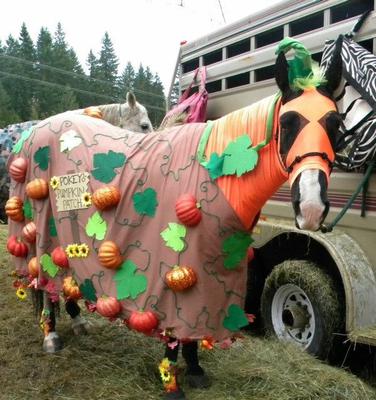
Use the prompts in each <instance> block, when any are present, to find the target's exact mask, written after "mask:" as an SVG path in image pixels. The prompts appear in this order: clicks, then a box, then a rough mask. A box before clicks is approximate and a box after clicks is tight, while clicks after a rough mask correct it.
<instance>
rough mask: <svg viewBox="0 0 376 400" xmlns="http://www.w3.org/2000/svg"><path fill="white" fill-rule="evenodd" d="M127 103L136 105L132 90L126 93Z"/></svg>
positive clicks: (132, 106) (130, 105) (132, 105)
mask: <svg viewBox="0 0 376 400" xmlns="http://www.w3.org/2000/svg"><path fill="white" fill-rule="evenodd" d="M127 103H128V105H129V107H131V108H134V107H136V96H135V95H134V94H133V93H132V92H128V93H127Z"/></svg>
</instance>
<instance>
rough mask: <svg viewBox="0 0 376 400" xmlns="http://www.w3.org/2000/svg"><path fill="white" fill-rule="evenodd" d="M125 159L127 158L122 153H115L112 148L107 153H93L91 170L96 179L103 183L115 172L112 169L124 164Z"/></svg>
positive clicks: (114, 174) (112, 177)
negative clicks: (92, 167)
mask: <svg viewBox="0 0 376 400" xmlns="http://www.w3.org/2000/svg"><path fill="white" fill-rule="evenodd" d="M126 159H127V158H126V156H125V155H124V154H123V153H115V152H114V151H112V150H110V151H109V152H108V153H107V154H106V153H97V154H94V160H93V166H94V169H93V170H92V171H91V172H92V174H93V176H94V178H95V179H96V180H98V181H100V182H103V183H110V182H111V181H112V180H113V179H114V178H115V176H116V174H117V172H115V171H114V169H115V168H120V167H122V166H123V165H124V164H125V162H126Z"/></svg>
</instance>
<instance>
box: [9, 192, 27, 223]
mask: <svg viewBox="0 0 376 400" xmlns="http://www.w3.org/2000/svg"><path fill="white" fill-rule="evenodd" d="M5 213H6V215H7V216H8V218H10V219H11V220H12V221H16V222H22V221H23V220H24V219H25V216H24V211H23V201H22V200H21V198H20V197H18V196H12V197H11V198H9V199H8V200H7V202H6V203H5Z"/></svg>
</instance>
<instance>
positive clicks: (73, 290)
mask: <svg viewBox="0 0 376 400" xmlns="http://www.w3.org/2000/svg"><path fill="white" fill-rule="evenodd" d="M63 293H64V296H65V297H67V298H68V299H72V300H78V299H80V298H81V297H82V295H81V292H80V288H79V287H78V285H77V283H76V281H75V280H74V279H73V277H72V276H67V277H66V278H64V280H63Z"/></svg>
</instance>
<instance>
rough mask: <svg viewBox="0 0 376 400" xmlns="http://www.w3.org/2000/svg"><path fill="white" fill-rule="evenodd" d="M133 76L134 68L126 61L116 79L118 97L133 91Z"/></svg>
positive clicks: (134, 74)
mask: <svg viewBox="0 0 376 400" xmlns="http://www.w3.org/2000/svg"><path fill="white" fill-rule="evenodd" d="M135 76H136V73H135V70H134V68H133V66H132V64H131V63H130V62H129V61H128V62H127V65H126V66H125V68H124V71H123V73H122V74H121V75H120V78H119V81H118V94H119V97H120V98H125V96H126V94H127V93H128V92H132V91H133V89H134V87H133V85H134V80H135Z"/></svg>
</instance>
